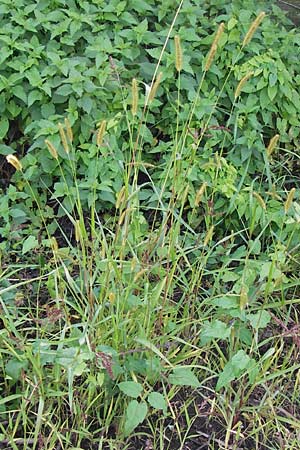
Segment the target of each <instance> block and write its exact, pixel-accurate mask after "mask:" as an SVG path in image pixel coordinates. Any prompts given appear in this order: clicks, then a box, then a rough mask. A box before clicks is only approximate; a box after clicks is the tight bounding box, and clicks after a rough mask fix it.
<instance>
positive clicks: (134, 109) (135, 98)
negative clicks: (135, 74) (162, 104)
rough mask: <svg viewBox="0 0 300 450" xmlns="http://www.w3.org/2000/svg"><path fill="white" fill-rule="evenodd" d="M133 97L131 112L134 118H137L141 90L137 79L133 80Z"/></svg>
mask: <svg viewBox="0 0 300 450" xmlns="http://www.w3.org/2000/svg"><path fill="white" fill-rule="evenodd" d="M131 97H132V103H131V112H132V115H133V116H136V114H137V109H138V102H139V90H138V84H137V81H136V78H133V80H132V84H131Z"/></svg>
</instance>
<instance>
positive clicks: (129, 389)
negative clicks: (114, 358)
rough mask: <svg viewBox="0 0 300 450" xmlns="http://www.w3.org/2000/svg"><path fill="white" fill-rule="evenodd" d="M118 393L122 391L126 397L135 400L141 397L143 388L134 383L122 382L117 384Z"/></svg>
mask: <svg viewBox="0 0 300 450" xmlns="http://www.w3.org/2000/svg"><path fill="white" fill-rule="evenodd" d="M118 387H119V389H120V391H122V392H123V393H124V394H125V395H128V397H133V398H137V397H138V396H139V395H141V393H142V390H143V386H142V385H141V384H140V383H136V382H135V381H122V382H121V383H119V384H118Z"/></svg>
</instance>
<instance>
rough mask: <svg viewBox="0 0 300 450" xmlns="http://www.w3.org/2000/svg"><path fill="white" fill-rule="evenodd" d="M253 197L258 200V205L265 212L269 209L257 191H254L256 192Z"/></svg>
mask: <svg viewBox="0 0 300 450" xmlns="http://www.w3.org/2000/svg"><path fill="white" fill-rule="evenodd" d="M253 197H255V198H256V200H257V201H258V203H259V204H260V206H261V207H262V209H263V210H266V209H267V207H266V204H265V202H264V200H263V198H262V196H261V195H259V193H258V192H255V191H254V192H253Z"/></svg>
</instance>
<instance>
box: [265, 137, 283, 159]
mask: <svg viewBox="0 0 300 450" xmlns="http://www.w3.org/2000/svg"><path fill="white" fill-rule="evenodd" d="M279 138H280V135H279V134H275V136H273V137H272V139H270V142H269V145H268V147H267V156H268V157H270V156H271V155H272V153H273V151H274V149H275V147H276V146H277V143H278V141H279Z"/></svg>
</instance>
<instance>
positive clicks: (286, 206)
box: [284, 188, 296, 213]
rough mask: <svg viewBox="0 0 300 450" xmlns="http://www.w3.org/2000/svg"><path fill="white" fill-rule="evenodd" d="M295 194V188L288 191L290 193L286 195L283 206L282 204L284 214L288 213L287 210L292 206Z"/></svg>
mask: <svg viewBox="0 0 300 450" xmlns="http://www.w3.org/2000/svg"><path fill="white" fill-rule="evenodd" d="M295 192H296V188H292V189H291V190H290V192H289V193H288V196H287V199H286V201H285V204H284V212H285V213H287V212H288V210H289V209H290V207H291V205H292V201H293V198H294V195H295Z"/></svg>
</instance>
